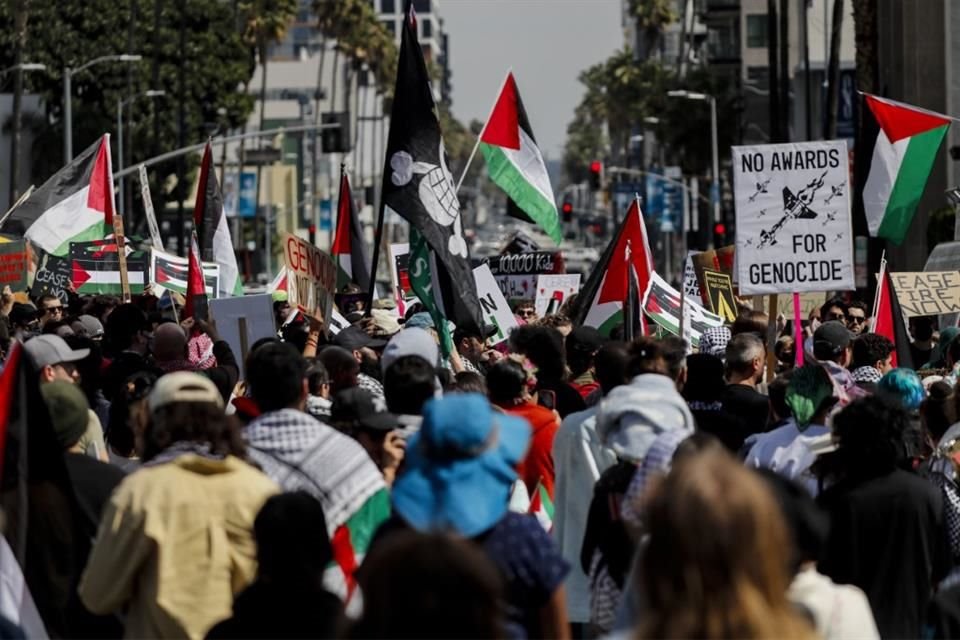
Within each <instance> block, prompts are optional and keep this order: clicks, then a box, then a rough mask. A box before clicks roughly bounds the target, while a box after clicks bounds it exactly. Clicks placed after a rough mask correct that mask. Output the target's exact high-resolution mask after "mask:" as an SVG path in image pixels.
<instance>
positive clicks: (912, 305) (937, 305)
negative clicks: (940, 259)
mask: <svg viewBox="0 0 960 640" xmlns="http://www.w3.org/2000/svg"><path fill="white" fill-rule="evenodd" d="M890 279H891V280H892V281H893V288H894V289H896V291H897V299H898V300H899V301H900V308H901V309H902V310H903V315H905V316H907V317H908V318H913V317H915V316H937V315H940V314H943V313H957V312H958V311H960V271H901V272H900V273H891V274H890Z"/></svg>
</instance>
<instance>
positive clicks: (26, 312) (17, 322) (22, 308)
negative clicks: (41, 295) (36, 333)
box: [9, 302, 40, 327]
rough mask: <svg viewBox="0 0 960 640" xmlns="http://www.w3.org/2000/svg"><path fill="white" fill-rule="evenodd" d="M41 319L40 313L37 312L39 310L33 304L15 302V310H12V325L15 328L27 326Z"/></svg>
mask: <svg viewBox="0 0 960 640" xmlns="http://www.w3.org/2000/svg"><path fill="white" fill-rule="evenodd" d="M39 317H40V312H39V311H37V308H36V307H34V306H33V305H32V304H24V303H22V302H14V303H13V308H12V309H10V316H9V318H10V323H11V324H12V325H13V326H15V327H16V326H24V327H25V326H27V325H28V324H30V323H31V322H33V321H34V320H36V319H37V318H39Z"/></svg>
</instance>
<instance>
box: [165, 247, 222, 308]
mask: <svg viewBox="0 0 960 640" xmlns="http://www.w3.org/2000/svg"><path fill="white" fill-rule="evenodd" d="M200 266H201V268H202V269H203V288H204V289H206V292H207V297H210V298H215V297H217V295H219V292H220V265H219V264H217V263H216V262H203V263H201V265H200ZM189 267H190V265H189V261H188V260H187V259H186V258H181V257H180V256H177V255H174V254H172V253H167V252H166V251H160V250H159V249H153V250H152V251H150V282H151V283H152V284H153V287H152V290H153V294H154V295H155V296H157V297H158V298H159V297H161V296H162V295H163V293H164V291H166V290H169V291H173V292H175V293H179V294H180V295H182V296H185V295H187V272H188V270H189Z"/></svg>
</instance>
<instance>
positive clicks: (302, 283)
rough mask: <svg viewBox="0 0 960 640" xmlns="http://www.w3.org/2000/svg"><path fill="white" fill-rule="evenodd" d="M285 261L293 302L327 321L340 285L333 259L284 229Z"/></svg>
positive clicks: (289, 290) (311, 315) (300, 308)
mask: <svg viewBox="0 0 960 640" xmlns="http://www.w3.org/2000/svg"><path fill="white" fill-rule="evenodd" d="M283 263H284V264H285V265H286V267H287V273H288V276H287V277H288V281H287V295H288V296H289V301H290V306H291V307H296V308H297V309H299V310H300V311H301V312H303V313H304V314H306V315H308V316H310V317H312V318H314V319H316V320H321V321H327V320H328V319H329V318H330V309H331V307H332V306H333V293H334V291H336V288H337V265H336V263H335V262H334V261H333V259H332V258H331V257H330V256H328V255H327V254H326V253H324V252H323V251H320V249H317V248H316V247H315V246H313V245H312V244H310V243H309V242H307V241H306V240H304V239H303V238H298V237H297V236H295V235H293V234H290V233H285V234H283Z"/></svg>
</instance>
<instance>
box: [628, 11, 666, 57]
mask: <svg viewBox="0 0 960 640" xmlns="http://www.w3.org/2000/svg"><path fill="white" fill-rule="evenodd" d="M675 4H676V3H675V2H673V0H630V14H631V15H632V16H633V17H634V20H636V23H637V29H638V30H640V31H641V32H642V33H643V40H644V45H645V47H646V51H641V52H639V53H640V54H641V58H644V59H646V58H650V57H652V56H653V55H654V53H655V52H657V51H658V50H659V49H660V41H661V40H662V39H663V28H664V27H666V26H667V25H668V24H670V23H672V22H676V20H677V14H675V13H674V12H673V6H674V5H675Z"/></svg>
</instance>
